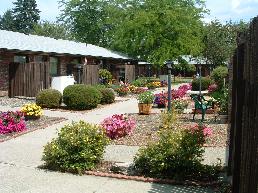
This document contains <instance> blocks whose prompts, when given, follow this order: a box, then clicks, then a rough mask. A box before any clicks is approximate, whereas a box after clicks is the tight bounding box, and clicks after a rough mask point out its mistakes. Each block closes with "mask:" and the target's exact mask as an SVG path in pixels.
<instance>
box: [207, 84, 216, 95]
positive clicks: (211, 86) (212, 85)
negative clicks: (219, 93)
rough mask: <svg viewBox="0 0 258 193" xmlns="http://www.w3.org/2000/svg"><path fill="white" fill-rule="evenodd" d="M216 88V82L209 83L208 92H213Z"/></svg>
mask: <svg viewBox="0 0 258 193" xmlns="http://www.w3.org/2000/svg"><path fill="white" fill-rule="evenodd" d="M216 90H218V85H217V84H211V85H210V86H209V87H208V91H209V93H213V92H215V91H216Z"/></svg>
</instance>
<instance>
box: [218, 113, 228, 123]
mask: <svg viewBox="0 0 258 193" xmlns="http://www.w3.org/2000/svg"><path fill="white" fill-rule="evenodd" d="M219 119H220V123H223V124H226V123H228V115H219Z"/></svg>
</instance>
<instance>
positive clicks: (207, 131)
mask: <svg viewBox="0 0 258 193" xmlns="http://www.w3.org/2000/svg"><path fill="white" fill-rule="evenodd" d="M189 131H190V132H191V133H200V134H201V135H203V139H205V138H206V137H210V136H211V135H212V129H211V128H210V127H207V126H205V125H202V124H199V125H194V126H192V127H190V129H189Z"/></svg>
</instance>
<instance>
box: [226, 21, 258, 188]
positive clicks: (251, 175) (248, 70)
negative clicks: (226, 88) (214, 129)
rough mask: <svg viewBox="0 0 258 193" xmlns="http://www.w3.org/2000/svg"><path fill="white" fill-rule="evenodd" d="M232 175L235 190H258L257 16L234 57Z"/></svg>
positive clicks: (230, 161)
mask: <svg viewBox="0 0 258 193" xmlns="http://www.w3.org/2000/svg"><path fill="white" fill-rule="evenodd" d="M229 174H230V175H232V184H233V190H232V192H233V193H258V187H257V183H258V17H256V18H254V19H253V21H252V22H251V24H250V28H249V30H248V31H246V32H245V33H242V34H239V36H238V48H237V50H236V51H235V55H234V57H233V81H232V108H231V126H230V147H229Z"/></svg>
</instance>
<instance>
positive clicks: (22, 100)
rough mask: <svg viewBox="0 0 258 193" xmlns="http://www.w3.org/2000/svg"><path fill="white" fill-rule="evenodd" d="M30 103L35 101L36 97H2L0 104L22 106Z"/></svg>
mask: <svg viewBox="0 0 258 193" xmlns="http://www.w3.org/2000/svg"><path fill="white" fill-rule="evenodd" d="M28 103H35V98H8V97H0V106H9V107H21V106H23V105H25V104H28Z"/></svg>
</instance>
